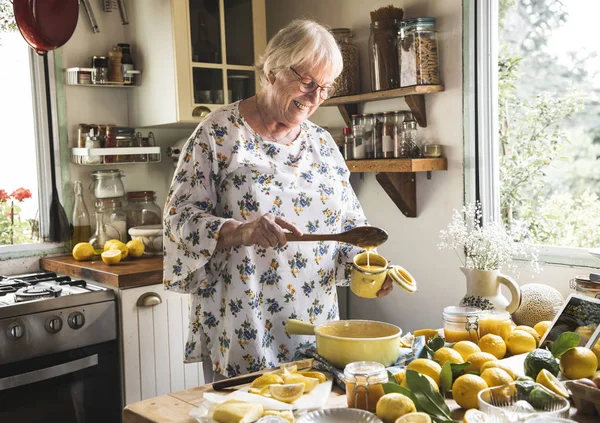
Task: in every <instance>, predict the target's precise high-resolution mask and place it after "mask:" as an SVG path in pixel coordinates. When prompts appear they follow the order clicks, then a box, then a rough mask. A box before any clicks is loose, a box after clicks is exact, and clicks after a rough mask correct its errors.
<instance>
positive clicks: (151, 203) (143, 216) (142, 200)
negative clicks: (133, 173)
mask: <svg viewBox="0 0 600 423" xmlns="http://www.w3.org/2000/svg"><path fill="white" fill-rule="evenodd" d="M125 213H126V214H127V227H128V228H134V227H136V226H143V225H160V224H162V209H161V208H160V207H159V206H158V204H156V195H155V192H154V191H132V192H128V193H127V207H125Z"/></svg>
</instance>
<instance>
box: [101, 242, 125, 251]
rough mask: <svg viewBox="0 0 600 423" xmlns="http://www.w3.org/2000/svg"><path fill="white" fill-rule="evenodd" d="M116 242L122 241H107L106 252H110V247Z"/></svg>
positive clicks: (105, 244)
mask: <svg viewBox="0 0 600 423" xmlns="http://www.w3.org/2000/svg"><path fill="white" fill-rule="evenodd" d="M115 242H121V241H120V240H118V239H109V240H108V241H106V242H105V243H104V251H108V250H110V246H111V245H113V244H114V243H115Z"/></svg>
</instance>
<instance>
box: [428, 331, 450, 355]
mask: <svg viewBox="0 0 600 423" xmlns="http://www.w3.org/2000/svg"><path fill="white" fill-rule="evenodd" d="M445 344H446V341H444V338H442V337H441V336H440V335H439V334H438V335H435V336H434V337H433V338H431V339H430V340H429V342H428V343H427V346H428V347H429V348H431V350H432V351H433V352H435V351H437V350H439V349H440V348H442V347H443V346H444V345H445Z"/></svg>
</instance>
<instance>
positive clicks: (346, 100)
mask: <svg viewBox="0 0 600 423" xmlns="http://www.w3.org/2000/svg"><path fill="white" fill-rule="evenodd" d="M440 91H444V86H443V85H416V86H414V87H406V88H394V89H392V90H385V91H375V92H371V93H364V94H355V95H346V96H342V97H333V98H330V99H329V100H325V101H324V102H323V104H321V106H324V107H327V106H337V105H339V104H350V103H364V102H366V101H377V100H386V99H388V98H398V97H406V96H411V95H422V94H432V93H439V92H440Z"/></svg>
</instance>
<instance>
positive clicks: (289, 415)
mask: <svg viewBox="0 0 600 423" xmlns="http://www.w3.org/2000/svg"><path fill="white" fill-rule="evenodd" d="M262 416H263V417H266V416H277V417H281V418H282V419H285V420H287V421H288V422H290V423H294V422H295V421H296V419H294V413H293V412H292V410H283V411H280V410H265V411H263V415H262Z"/></svg>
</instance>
